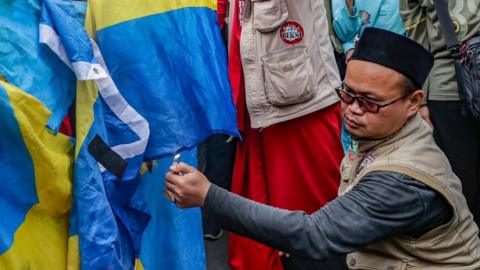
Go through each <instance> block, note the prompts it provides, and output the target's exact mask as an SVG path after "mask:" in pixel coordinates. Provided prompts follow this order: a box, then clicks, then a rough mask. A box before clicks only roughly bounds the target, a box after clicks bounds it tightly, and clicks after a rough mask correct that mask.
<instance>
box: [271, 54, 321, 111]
mask: <svg viewBox="0 0 480 270" xmlns="http://www.w3.org/2000/svg"><path fill="white" fill-rule="evenodd" d="M262 66H263V73H264V78H265V82H264V87H265V94H266V96H267V99H268V101H269V102H270V103H271V104H272V105H274V106H288V105H294V104H299V103H303V102H306V101H308V100H310V99H312V98H313V97H314V95H315V91H314V84H313V67H312V63H311V61H310V54H309V53H308V50H307V48H305V47H303V46H299V47H295V48H287V49H283V50H281V51H278V52H275V53H271V54H268V55H265V56H264V57H262Z"/></svg>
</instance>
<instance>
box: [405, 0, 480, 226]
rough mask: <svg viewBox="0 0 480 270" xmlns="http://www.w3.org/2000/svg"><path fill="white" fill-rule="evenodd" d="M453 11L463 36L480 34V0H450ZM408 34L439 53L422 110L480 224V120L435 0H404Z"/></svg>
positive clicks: (458, 28) (467, 38)
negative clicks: (464, 98) (468, 108)
mask: <svg viewBox="0 0 480 270" xmlns="http://www.w3.org/2000/svg"><path fill="white" fill-rule="evenodd" d="M448 3H449V5H448V7H449V10H450V12H449V13H450V17H451V18H452V20H453V24H454V25H455V27H456V29H455V30H456V32H457V37H458V39H459V40H460V41H465V40H469V39H472V38H474V37H477V38H479V35H480V15H479V14H480V0H455V1H453V0H451V1H448ZM400 7H401V15H402V17H403V20H404V23H405V31H406V35H407V36H408V37H410V38H412V39H413V40H416V41H417V42H418V43H420V44H422V45H423V46H424V47H425V48H427V49H428V50H430V51H431V52H432V54H433V55H434V57H435V63H434V66H433V69H432V73H431V74H430V77H429V78H428V80H427V82H426V83H425V85H424V90H425V100H424V103H423V106H422V108H421V109H420V112H421V113H422V115H423V117H424V119H425V120H426V121H427V122H429V123H430V124H431V125H432V126H433V129H434V134H433V135H434V137H435V141H436V142H437V144H438V146H439V147H440V148H441V149H442V150H443V152H445V155H447V158H448V160H449V161H450V164H451V165H452V169H453V171H454V172H455V174H457V175H458V178H460V180H461V181H462V185H463V193H464V194H465V197H466V198H467V203H468V206H469V207H470V210H471V211H472V213H473V216H474V218H475V221H476V222H477V224H480V123H479V122H478V121H476V120H474V119H471V118H467V117H465V116H463V115H462V113H461V102H460V101H459V96H458V85H457V80H456V78H455V68H454V64H453V59H452V57H451V56H450V52H449V51H448V50H447V46H446V44H445V39H444V37H443V34H442V30H441V28H440V22H439V20H438V16H437V12H436V10H435V6H434V0H401V1H400Z"/></svg>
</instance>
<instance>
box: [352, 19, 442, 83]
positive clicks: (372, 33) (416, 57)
mask: <svg viewBox="0 0 480 270" xmlns="http://www.w3.org/2000/svg"><path fill="white" fill-rule="evenodd" d="M350 60H362V61H367V62H373V63H376V64H379V65H382V66H385V67H388V68H391V69H393V70H396V71H398V72H400V73H401V74H403V75H405V76H406V77H407V78H409V79H410V80H412V82H413V83H414V84H415V86H416V87H418V89H421V88H422V86H423V84H424V83H425V80H426V79H427V77H428V74H430V70H431V69H432V66H433V55H432V54H431V53H430V52H429V51H427V50H426V49H425V48H423V46H422V45H420V44H418V43H417V42H415V41H413V40H411V39H409V38H407V37H405V36H402V35H399V34H396V33H393V32H390V31H387V30H383V29H379V28H374V27H368V28H366V29H365V31H363V34H362V37H361V38H360V40H359V41H358V45H357V47H356V48H355V50H354V52H353V55H352V57H351V58H350Z"/></svg>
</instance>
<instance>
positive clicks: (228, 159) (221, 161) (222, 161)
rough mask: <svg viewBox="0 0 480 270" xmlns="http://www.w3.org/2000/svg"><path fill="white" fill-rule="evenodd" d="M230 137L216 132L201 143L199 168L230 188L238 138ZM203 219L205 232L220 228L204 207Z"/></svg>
mask: <svg viewBox="0 0 480 270" xmlns="http://www.w3.org/2000/svg"><path fill="white" fill-rule="evenodd" d="M228 137H229V136H228V135H224V134H215V135H212V136H210V137H209V138H208V139H207V140H205V142H203V143H202V144H200V145H199V147H198V168H199V170H200V171H201V172H203V173H204V174H205V176H206V177H207V178H208V179H209V180H210V181H211V182H212V183H214V184H215V185H217V186H219V187H222V188H224V189H227V190H230V187H231V185H232V173H233V164H234V162H235V149H236V141H237V139H233V140H232V141H230V142H227V139H228ZM202 219H203V229H204V232H205V233H215V232H217V231H218V230H220V227H219V226H218V222H216V221H215V220H214V219H213V218H212V217H211V215H210V214H209V213H208V212H207V211H205V210H204V209H202Z"/></svg>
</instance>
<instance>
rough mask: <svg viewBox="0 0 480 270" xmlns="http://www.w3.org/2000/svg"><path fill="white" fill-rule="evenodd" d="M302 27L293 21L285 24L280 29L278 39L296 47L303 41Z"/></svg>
mask: <svg viewBox="0 0 480 270" xmlns="http://www.w3.org/2000/svg"><path fill="white" fill-rule="evenodd" d="M303 34H304V32H303V27H302V26H301V25H300V24H299V23H297V22H294V21H287V22H285V23H284V24H283V25H282V27H280V38H281V39H282V40H283V42H285V43H286V44H288V45H296V44H298V43H300V42H301V41H302V40H303Z"/></svg>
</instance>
